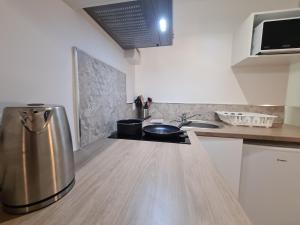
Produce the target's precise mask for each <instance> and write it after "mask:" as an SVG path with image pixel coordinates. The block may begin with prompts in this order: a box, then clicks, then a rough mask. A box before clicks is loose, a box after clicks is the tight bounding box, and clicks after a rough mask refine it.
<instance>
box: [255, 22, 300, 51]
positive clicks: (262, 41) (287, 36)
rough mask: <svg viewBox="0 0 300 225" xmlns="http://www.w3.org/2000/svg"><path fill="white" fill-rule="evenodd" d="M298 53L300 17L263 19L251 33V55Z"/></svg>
mask: <svg viewBox="0 0 300 225" xmlns="http://www.w3.org/2000/svg"><path fill="white" fill-rule="evenodd" d="M289 53H300V17H296V18H288V19H278V20H265V21H263V22H261V23H260V24H259V25H258V26H257V27H256V28H255V29H254V33H253V42H252V52H251V54H252V55H264V54H265V55H266V54H289Z"/></svg>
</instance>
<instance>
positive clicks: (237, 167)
mask: <svg viewBox="0 0 300 225" xmlns="http://www.w3.org/2000/svg"><path fill="white" fill-rule="evenodd" d="M199 139H200V143H201V144H202V146H203V147H204V149H205V150H206V151H207V153H208V155H209V156H210V159H211V161H212V162H213V163H214V165H215V167H216V168H217V170H218V171H219V173H220V174H221V175H222V176H223V177H224V179H225V181H227V184H228V185H229V186H230V187H231V189H232V191H233V193H234V194H235V195H236V197H237V198H238V196H239V185H240V171H241V161H242V149H243V140H242V139H233V138H218V137H202V136H200V137H199Z"/></svg>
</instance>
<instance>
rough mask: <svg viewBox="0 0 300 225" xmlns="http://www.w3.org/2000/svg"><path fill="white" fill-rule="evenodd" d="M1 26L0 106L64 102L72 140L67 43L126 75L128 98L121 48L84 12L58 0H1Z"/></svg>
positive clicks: (130, 72) (129, 69) (130, 81)
mask: <svg viewBox="0 0 300 225" xmlns="http://www.w3.org/2000/svg"><path fill="white" fill-rule="evenodd" d="M0 28H1V35H0V104H2V105H3V104H4V103H7V102H8V103H30V102H43V103H52V104H61V105H64V106H65V107H66V109H67V114H68V117H69V120H70V126H71V130H72V134H73V141H75V139H74V138H75V137H74V134H75V132H74V121H73V102H72V92H73V90H72V73H73V70H72V69H73V68H72V67H73V64H72V50H71V48H72V46H77V47H78V48H80V49H82V50H84V51H86V52H87V53H89V54H90V55H93V56H94V57H96V58H98V59H100V60H102V61H104V62H106V63H108V64H110V65H112V66H114V67H116V68H117V69H119V70H121V71H123V72H125V73H127V74H128V79H127V82H128V85H127V87H128V88H127V91H128V100H132V98H133V89H134V77H133V67H132V66H129V65H128V64H127V62H126V60H125V59H124V57H123V50H122V49H121V48H120V47H119V46H118V45H117V44H116V43H115V42H114V41H112V39H111V38H109V37H108V35H106V33H104V31H102V30H101V29H100V28H99V27H98V26H97V25H96V24H95V23H94V22H93V21H92V20H91V19H90V18H89V17H88V16H87V15H85V14H84V13H83V12H75V11H74V10H73V9H71V8H70V7H69V6H68V5H67V4H66V3H64V2H63V1H62V0H26V1H20V0H1V1H0ZM76 147H77V146H75V148H76Z"/></svg>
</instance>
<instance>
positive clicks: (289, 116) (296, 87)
mask: <svg viewBox="0 0 300 225" xmlns="http://www.w3.org/2000/svg"><path fill="white" fill-rule="evenodd" d="M286 106H287V107H286V110H285V111H286V112H285V113H286V115H285V123H287V124H292V125H297V126H300V63H295V64H293V65H291V66H290V75H289V82H288V91H287V98H286Z"/></svg>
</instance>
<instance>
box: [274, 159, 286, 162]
mask: <svg viewBox="0 0 300 225" xmlns="http://www.w3.org/2000/svg"><path fill="white" fill-rule="evenodd" d="M277 162H288V161H287V160H286V159H277Z"/></svg>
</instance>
